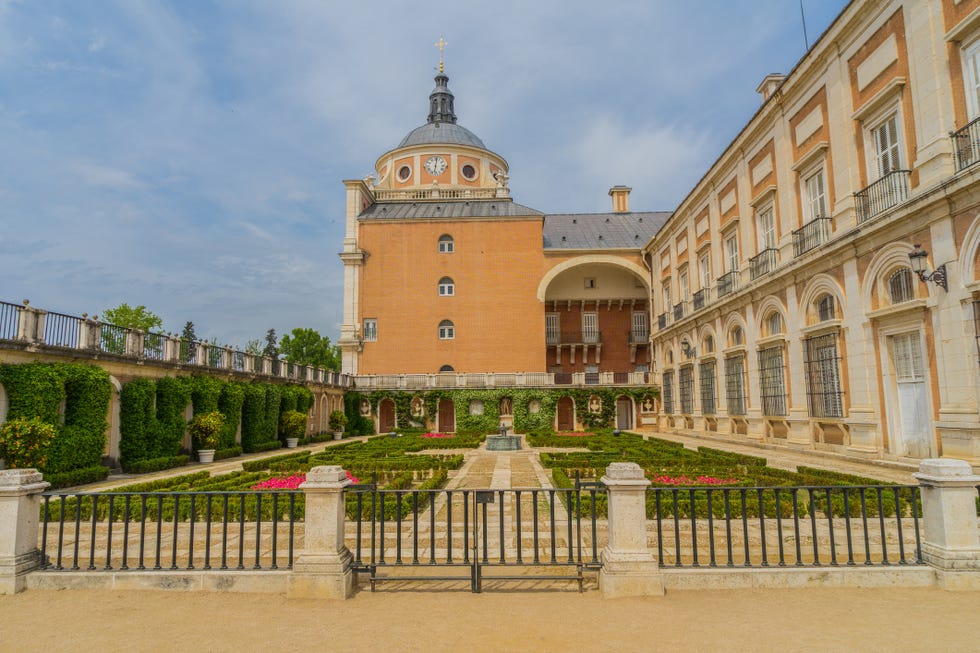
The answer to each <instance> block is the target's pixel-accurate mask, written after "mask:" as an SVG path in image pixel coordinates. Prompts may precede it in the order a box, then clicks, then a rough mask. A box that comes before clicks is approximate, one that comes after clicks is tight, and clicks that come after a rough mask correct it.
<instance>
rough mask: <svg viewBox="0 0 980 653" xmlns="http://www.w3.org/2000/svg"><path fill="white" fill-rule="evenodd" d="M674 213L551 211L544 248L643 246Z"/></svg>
mask: <svg viewBox="0 0 980 653" xmlns="http://www.w3.org/2000/svg"><path fill="white" fill-rule="evenodd" d="M670 216H671V212H670V211H650V212H640V213H634V212H630V213H558V214H548V215H545V217H544V248H545V249H546V250H548V249H551V250H555V249H633V248H635V249H640V248H641V247H643V246H644V245H646V244H647V241H649V240H650V238H652V237H653V236H654V235H655V234H656V233H657V232H658V231H660V229H661V228H662V227H663V226H664V224H665V223H666V222H667V218H669V217H670Z"/></svg>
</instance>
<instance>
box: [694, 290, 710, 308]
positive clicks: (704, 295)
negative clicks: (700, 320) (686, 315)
mask: <svg viewBox="0 0 980 653" xmlns="http://www.w3.org/2000/svg"><path fill="white" fill-rule="evenodd" d="M710 303H711V288H702V289H701V290H699V291H697V292H696V293H694V310H696V311H700V310H701V309H702V308H704V307H705V306H707V305H708V304H710Z"/></svg>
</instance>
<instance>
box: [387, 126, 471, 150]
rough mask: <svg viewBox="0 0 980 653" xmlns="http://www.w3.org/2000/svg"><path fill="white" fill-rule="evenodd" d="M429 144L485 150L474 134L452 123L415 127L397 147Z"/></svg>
mask: <svg viewBox="0 0 980 653" xmlns="http://www.w3.org/2000/svg"><path fill="white" fill-rule="evenodd" d="M429 143H447V144H450V145H469V146H471V147H478V148H480V149H481V150H485V149H487V146H486V145H484V144H483V141H481V140H480V139H479V138H478V137H477V135H476V134H474V133H473V132H471V131H470V130H469V129H467V128H466V127H463V126H461V125H457V124H456V123H454V122H430V123H426V124H424V125H422V126H421V127H416V128H415V129H413V130H412V131H410V132H408V136H406V137H405V138H403V139H402V142H401V143H399V144H398V147H399V148H402V147H409V146H411V145H425V144H429Z"/></svg>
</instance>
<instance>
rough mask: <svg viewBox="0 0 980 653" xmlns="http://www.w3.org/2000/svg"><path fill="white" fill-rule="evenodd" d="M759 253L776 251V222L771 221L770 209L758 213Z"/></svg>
mask: <svg viewBox="0 0 980 653" xmlns="http://www.w3.org/2000/svg"><path fill="white" fill-rule="evenodd" d="M758 226H759V251H760V252H761V251H762V250H765V249H776V222H775V220H774V219H773V210H772V207H771V206H770V207H768V208H766V209H763V211H762V212H761V213H759V225H758Z"/></svg>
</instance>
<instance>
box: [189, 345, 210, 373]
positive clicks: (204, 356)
mask: <svg viewBox="0 0 980 653" xmlns="http://www.w3.org/2000/svg"><path fill="white" fill-rule="evenodd" d="M191 347H194V364H195V365H203V366H205V367H207V366H208V363H209V358H208V356H209V354H208V352H209V350H210V346H209V345H208V343H206V342H198V343H194V344H191Z"/></svg>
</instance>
